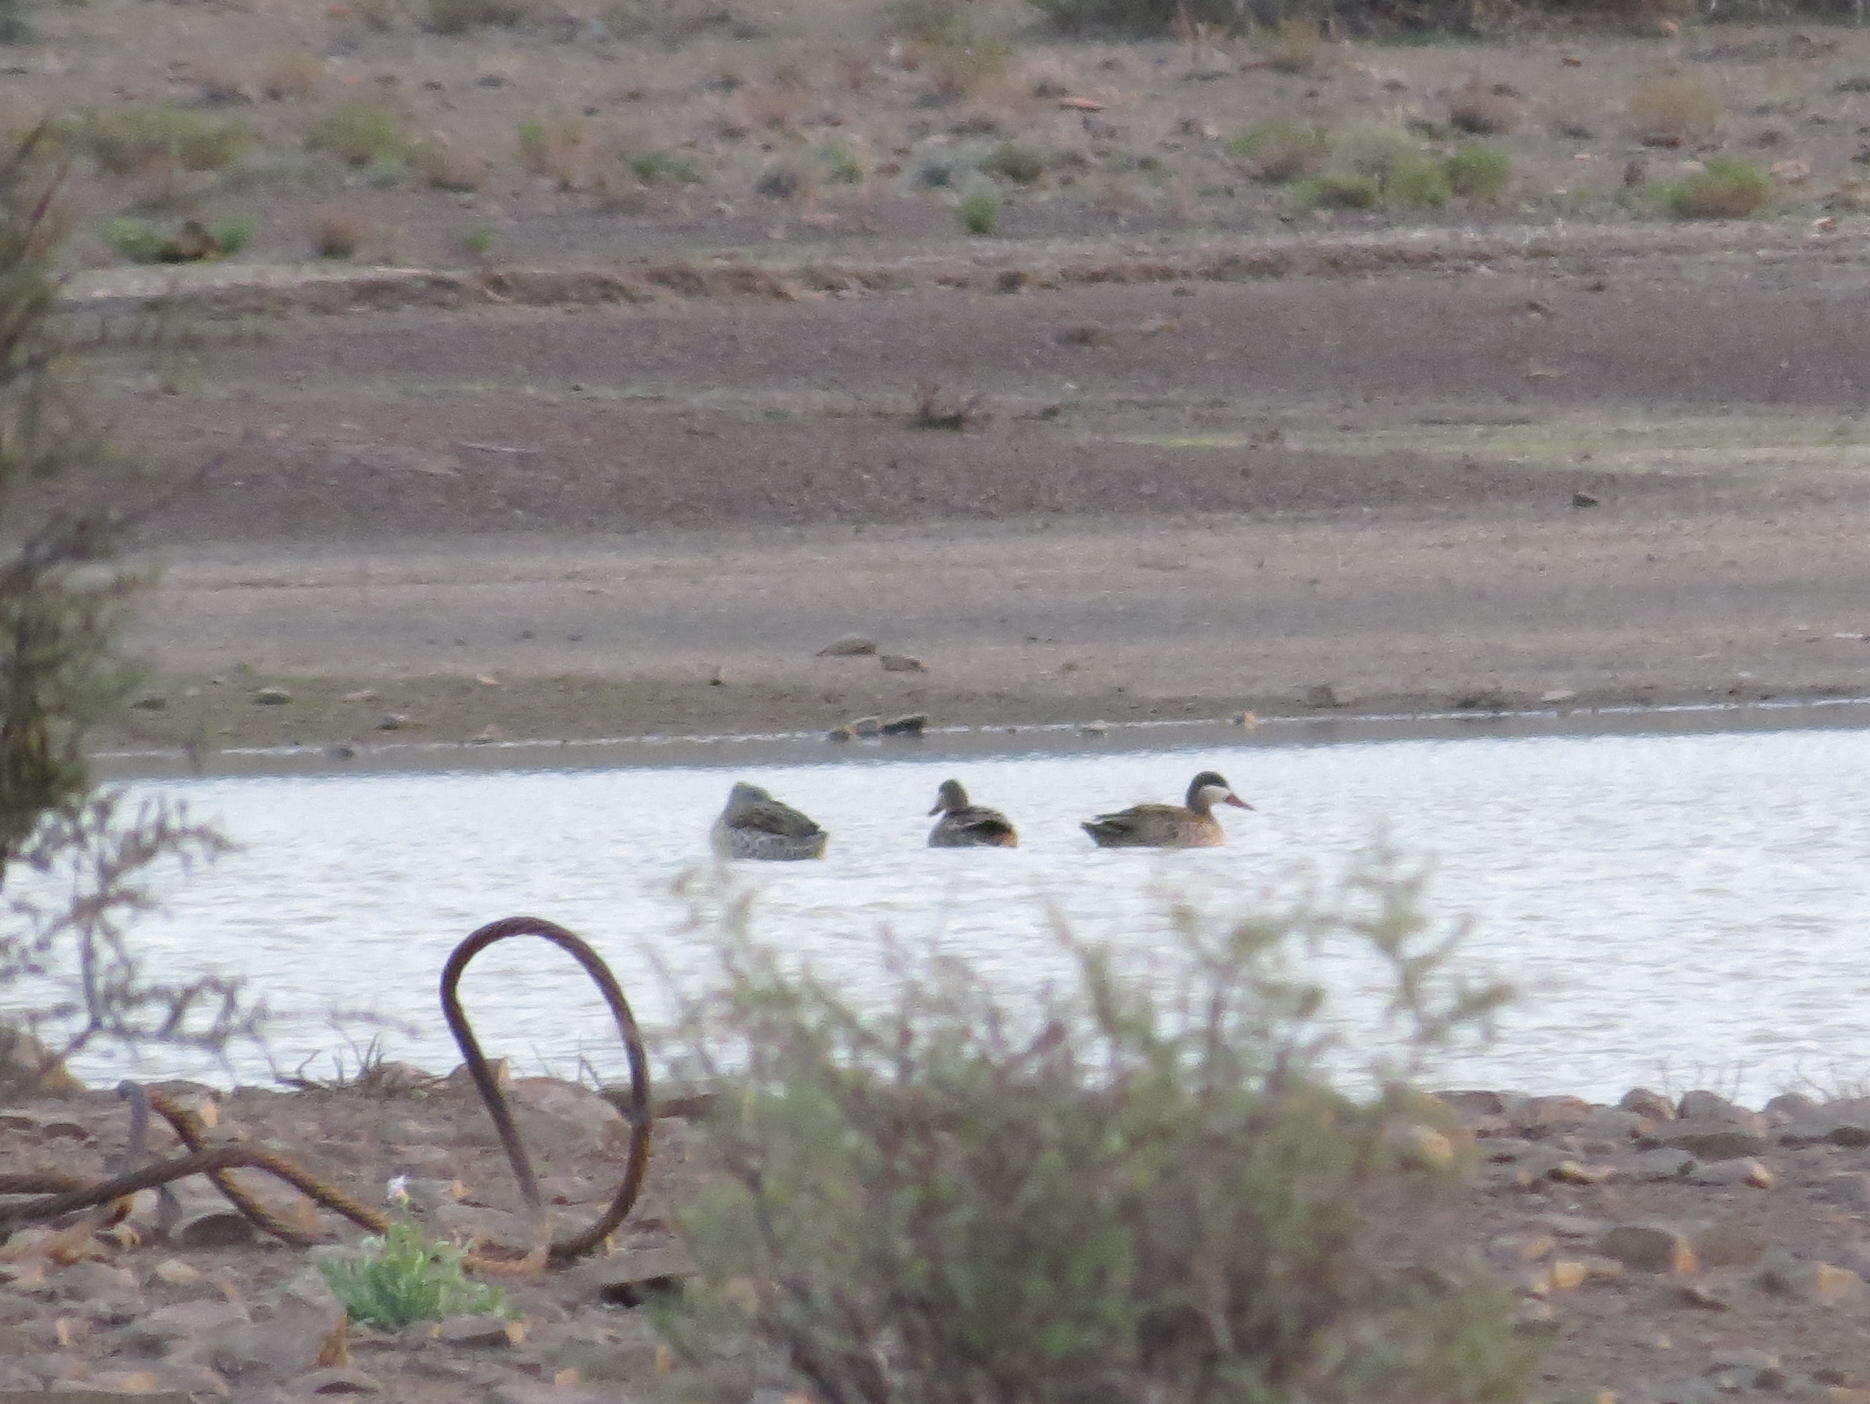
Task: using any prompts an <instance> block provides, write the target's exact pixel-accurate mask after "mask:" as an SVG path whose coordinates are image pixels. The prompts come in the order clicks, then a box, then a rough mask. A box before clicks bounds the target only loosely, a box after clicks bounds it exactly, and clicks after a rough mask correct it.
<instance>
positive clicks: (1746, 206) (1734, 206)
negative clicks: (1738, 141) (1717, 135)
mask: <svg viewBox="0 0 1870 1404" xmlns="http://www.w3.org/2000/svg"><path fill="white" fill-rule="evenodd" d="M1659 193H1660V195H1661V197H1662V203H1663V204H1664V205H1665V206H1666V207H1667V208H1668V211H1669V213H1670V214H1672V215H1674V216H1675V217H1676V218H1677V219H1745V218H1746V217H1747V216H1748V215H1752V214H1758V213H1759V212H1760V211H1761V210H1762V209H1764V208H1765V207H1766V204H1767V202H1768V201H1769V200H1771V199H1772V197H1773V179H1772V177H1771V176H1769V175H1768V174H1767V173H1766V172H1765V171H1763V170H1761V169H1760V168H1759V167H1758V166H1756V165H1754V164H1752V163H1751V162H1750V161H1739V160H1735V159H1733V158H1731V157H1725V156H1723V157H1716V158H1715V159H1713V160H1711V161H1709V162H1708V164H1707V166H1706V168H1705V169H1703V170H1699V171H1696V172H1695V173H1694V174H1693V175H1690V176H1684V177H1683V178H1682V179H1681V180H1678V181H1675V182H1673V183H1672V184H1669V185H1665V186H1663V187H1662V189H1661V191H1660V192H1659Z"/></svg>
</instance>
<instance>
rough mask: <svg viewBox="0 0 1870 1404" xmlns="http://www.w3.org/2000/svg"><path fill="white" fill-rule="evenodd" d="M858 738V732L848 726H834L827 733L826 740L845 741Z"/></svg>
mask: <svg viewBox="0 0 1870 1404" xmlns="http://www.w3.org/2000/svg"><path fill="white" fill-rule="evenodd" d="M856 739H857V733H856V732H854V731H852V730H851V729H850V728H849V727H848V726H834V727H832V728H831V730H829V731H827V732H826V733H825V740H827V741H836V742H844V741H855V740H856Z"/></svg>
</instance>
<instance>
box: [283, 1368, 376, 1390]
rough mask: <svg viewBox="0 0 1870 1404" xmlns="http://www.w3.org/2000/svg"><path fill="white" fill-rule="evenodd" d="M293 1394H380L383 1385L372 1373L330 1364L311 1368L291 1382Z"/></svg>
mask: <svg viewBox="0 0 1870 1404" xmlns="http://www.w3.org/2000/svg"><path fill="white" fill-rule="evenodd" d="M292 1390H293V1393H295V1394H327V1395H329V1394H381V1393H382V1392H383V1386H382V1385H380V1384H378V1383H377V1380H376V1377H375V1376H374V1375H367V1374H365V1373H364V1372H363V1371H362V1370H358V1369H354V1368H353V1367H351V1366H349V1365H331V1366H327V1367H326V1368H325V1369H322V1370H311V1371H308V1372H307V1373H305V1374H303V1375H300V1376H299V1377H298V1378H297V1379H296V1380H294V1381H293V1382H292Z"/></svg>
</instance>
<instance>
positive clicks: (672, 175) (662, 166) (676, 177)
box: [628, 151, 701, 185]
mask: <svg viewBox="0 0 1870 1404" xmlns="http://www.w3.org/2000/svg"><path fill="white" fill-rule="evenodd" d="M628 164H629V167H630V173H631V174H632V175H634V176H635V177H636V178H637V179H638V180H640V181H642V182H643V184H645V185H660V184H669V185H699V184H700V183H701V172H700V171H699V170H698V169H697V168H696V166H695V163H694V162H693V161H691V160H690V159H689V158H688V157H686V156H677V155H674V154H673V153H671V152H668V151H645V152H644V153H643V154H642V155H640V156H632V157H631V158H630V160H629V162H628Z"/></svg>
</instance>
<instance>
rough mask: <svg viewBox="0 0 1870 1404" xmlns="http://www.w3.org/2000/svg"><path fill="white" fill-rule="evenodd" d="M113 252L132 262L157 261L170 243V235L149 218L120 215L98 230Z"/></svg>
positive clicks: (107, 221)
mask: <svg viewBox="0 0 1870 1404" xmlns="http://www.w3.org/2000/svg"><path fill="white" fill-rule="evenodd" d="M98 233H99V235H100V237H101V238H102V239H103V240H104V242H105V243H106V244H107V245H109V246H110V250H111V252H112V253H114V254H116V255H117V256H118V257H119V258H127V259H129V260H130V262H132V263H156V262H159V261H160V260H161V258H162V254H163V250H164V249H166V248H167V247H168V245H169V236H168V235H167V234H166V233H164V232H163V231H162V230H161V229H160V228H158V227H157V226H156V225H155V224H153V223H151V222H150V221H149V220H147V219H138V218H137V217H136V216H135V215H118V216H117V217H116V218H115V219H111V220H106V221H105V222H104V227H103V228H102V229H101V230H99V231H98Z"/></svg>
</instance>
